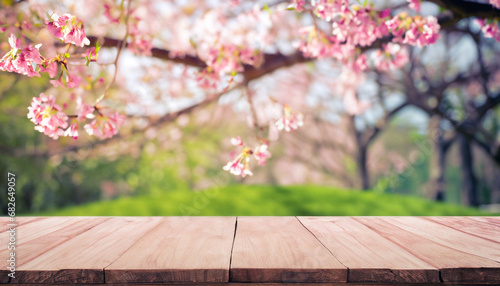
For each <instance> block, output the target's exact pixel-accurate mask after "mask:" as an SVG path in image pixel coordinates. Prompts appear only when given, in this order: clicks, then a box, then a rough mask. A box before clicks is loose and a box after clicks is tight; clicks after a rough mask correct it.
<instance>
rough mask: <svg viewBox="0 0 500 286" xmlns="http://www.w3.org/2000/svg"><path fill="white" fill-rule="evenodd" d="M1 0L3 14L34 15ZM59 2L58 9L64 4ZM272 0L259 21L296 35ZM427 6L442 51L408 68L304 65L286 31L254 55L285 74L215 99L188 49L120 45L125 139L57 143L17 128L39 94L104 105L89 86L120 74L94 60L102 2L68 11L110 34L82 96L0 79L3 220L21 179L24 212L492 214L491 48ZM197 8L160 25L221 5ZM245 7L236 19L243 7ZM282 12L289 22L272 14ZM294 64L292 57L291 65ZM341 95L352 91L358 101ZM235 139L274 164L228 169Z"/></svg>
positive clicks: (240, 83)
mask: <svg viewBox="0 0 500 286" xmlns="http://www.w3.org/2000/svg"><path fill="white" fill-rule="evenodd" d="M4 2H5V3H7V4H5V3H4V4H2V5H6V6H2V9H5V10H4V11H3V12H5V11H7V7H8V9H14V8H12V7H14V5H28V4H26V3H21V4H15V1H4ZM49 2H50V3H51V1H49ZM53 2H55V3H57V5H59V6H57V7H59V9H61V7H60V6H62V4H61V3H66V2H65V1H61V3H59V2H58V1H53ZM98 2H99V1H98ZM108 2H109V1H108ZM111 2H113V1H111ZM114 2H116V1H114ZM114 2H113V3H114ZM153 2H154V1H153ZM153 2H151V3H153ZM178 2H179V1H177V2H176V1H174V2H172V3H177V4H178ZM180 2H182V1H180ZM201 2H203V3H205V2H204V1H201ZM201 2H200V3H201ZM208 2H210V1H208ZM281 2H283V1H278V2H277V3H274V4H272V5H269V6H270V7H271V8H269V7H268V6H266V5H267V4H266V5H264V6H262V7H264V8H261V10H262V11H261V10H255V9H254V10H255V11H258V12H259V13H260V12H262V14H263V15H268V14H269V15H271V16H269V17H271V19H270V20H269V21H271V22H273V21H274V22H273V23H274V25H276V23H275V22H277V23H282V22H280V21H284V20H282V19H286V21H288V22H287V23H288V24H286V25H285V24H283V25H281V26H280V25H277V26H275V27H281V28H282V29H285V28H286V29H288V30H290V31H294V32H296V31H297V30H298V28H297V26H300V25H302V24H303V23H304V21H305V20H303V18H302V16H300V15H298V14H297V13H295V12H294V11H292V12H283V11H287V10H286V9H285V8H286V5H285V8H283V9H281V8H279V7H280V5H281ZM375 2H376V3H377V5H378V6H380V7H385V6H384V5H386V6H388V7H389V6H391V7H392V6H394V7H395V8H394V10H393V14H395V13H396V12H398V11H399V10H398V9H407V7H406V4H407V3H406V2H407V1H399V2H401V3H399V2H398V1H375ZM393 2H398V3H399V4H397V3H396V4H394V3H393ZM429 2H435V1H429ZM479 2H481V1H479ZM82 3H83V2H82ZM106 3H107V2H106ZM127 3H128V2H127ZM424 3H425V4H423V6H422V11H423V14H426V15H436V17H438V19H439V21H440V22H439V23H441V24H442V26H443V27H442V30H441V32H440V38H439V39H438V40H437V42H436V43H435V44H433V45H429V46H426V47H423V48H422V47H414V46H410V47H408V50H405V51H406V52H405V53H407V54H406V56H407V57H408V62H406V63H405V64H404V65H402V66H401V67H399V68H397V69H386V70H379V69H377V68H373V69H369V70H367V71H365V72H363V75H362V76H361V75H359V74H352V73H350V72H346V71H345V70H344V69H345V65H344V64H342V63H340V62H339V61H336V60H334V59H331V58H326V59H321V60H312V59H308V58H304V57H303V55H302V54H300V53H299V52H297V51H296V50H295V48H294V47H296V45H294V44H293V43H292V42H293V41H292V40H290V39H291V38H292V36H290V35H291V34H292V32H290V31H288V30H287V31H288V32H283V33H278V32H276V31H275V28H272V29H270V30H269V31H268V33H270V34H271V33H274V34H271V35H273V37H274V36H275V37H276V38H278V37H284V38H279V39H278V40H276V42H279V41H281V42H280V43H277V44H275V46H273V47H271V49H269V50H263V51H264V52H265V57H266V59H280V57H281V58H284V59H286V61H284V62H285V63H283V64H280V63H278V68H274V67H272V68H269V69H268V70H265V67H266V63H264V64H263V65H262V66H261V67H257V68H254V67H253V66H252V67H250V66H249V65H246V64H245V65H243V66H242V67H243V72H241V73H239V74H233V75H231V78H230V80H229V85H228V86H227V88H226V89H224V91H223V92H220V93H218V95H217V96H216V97H214V96H212V94H213V93H210V92H206V91H205V90H203V89H201V88H200V87H199V86H198V85H197V79H196V76H197V75H198V72H199V70H200V66H189V65H190V64H192V62H194V63H195V65H196V64H198V62H196V61H194V60H193V61H192V62H189V61H190V60H191V59H190V58H189V55H190V54H189V53H187V55H188V56H187V60H186V58H184V56H179V57H178V58H175V60H172V59H173V58H174V57H175V55H174V56H172V54H170V58H161V57H160V56H158V55H161V51H162V50H156V54H155V53H153V56H152V57H151V56H145V55H137V54H136V53H135V52H134V51H132V50H124V51H123V54H122V57H121V58H120V68H121V69H120V70H119V72H118V73H117V78H116V83H115V84H114V85H113V86H112V88H111V90H110V92H109V93H110V94H109V95H107V97H106V99H105V100H104V101H103V102H104V103H105V104H107V105H108V106H110V107H112V108H115V109H117V110H120V112H121V113H122V114H123V115H125V116H126V122H125V124H124V125H123V126H122V127H121V128H120V129H119V131H118V134H117V135H115V136H114V137H112V138H107V139H97V138H95V137H93V136H89V135H88V134H87V133H86V132H84V131H83V128H81V131H80V135H79V138H78V140H74V139H72V138H71V137H61V138H59V139H58V140H53V139H52V138H49V137H47V136H45V135H43V134H41V133H39V132H38V131H35V130H34V124H33V122H30V120H29V119H28V118H27V117H26V114H27V113H28V110H27V107H28V106H29V105H30V102H31V101H32V98H33V97H34V96H38V95H39V94H40V93H42V92H45V93H47V94H52V93H53V94H56V95H57V96H59V97H58V98H69V97H71V98H73V97H74V96H75V94H77V95H78V96H80V95H81V96H82V98H92V99H95V98H97V97H98V96H99V95H100V93H99V92H95V90H100V91H102V90H103V89H104V84H102V82H110V79H111V78H112V77H113V74H112V73H111V72H110V69H109V67H108V66H106V65H105V64H102V63H106V62H112V61H113V59H115V57H117V51H118V49H121V48H124V46H123V47H121V48H117V47H116V46H117V45H116V42H117V40H114V41H115V42H113V39H112V37H115V38H119V37H120V36H119V35H121V34H123V33H122V32H123V29H122V30H116V31H115V30H113V29H110V30H105V31H104V32H105V33H103V32H102V31H103V29H102V26H99V25H98V23H100V22H99V21H101V20H103V19H104V20H106V18H105V17H104V16H103V15H104V14H103V13H101V12H102V11H101V10H102V9H103V8H102V7H101V6H102V5H101V4H99V5H100V6H99V5H96V7H97V6H99V7H100V8H99V9H101V10H99V11H101V12H96V11H97V10H96V11H93V12H92V11H90V12H89V11H87V12H85V11H86V10H84V9H83V8H82V7H80V8H79V6H78V5H77V4H75V5H76V6H75V5H73V4H71V5H69V4H68V5H66V6H65V8H66V9H68V10H69V11H70V12H72V13H76V14H78V13H79V14H78V15H79V17H80V18H81V19H82V21H84V22H86V23H89V24H88V25H87V24H86V30H87V35H89V38H91V43H92V45H95V42H96V39H97V37H98V36H99V37H101V38H100V39H101V40H102V37H103V35H105V36H106V37H108V38H107V42H104V46H103V48H102V49H101V51H100V52H99V59H98V60H96V61H97V63H99V62H101V64H102V65H103V67H101V69H100V70H99V69H98V68H96V65H97V64H96V63H91V64H90V67H89V70H90V72H88V75H87V76H88V77H87V78H85V77H84V76H80V80H81V82H82V85H81V86H80V87H78V88H75V89H69V88H68V89H67V90H66V91H64V92H65V93H64V94H62V95H61V94H59V91H57V89H56V87H55V86H54V85H53V84H51V83H50V78H49V77H48V75H47V74H45V73H44V74H42V76H41V77H40V78H37V77H31V78H27V77H24V76H22V75H19V74H14V73H7V72H0V126H1V127H0V154H1V156H0V171H1V172H0V173H1V174H2V179H1V180H0V182H2V184H1V185H0V200H1V201H2V203H1V205H0V208H1V211H2V214H3V215H5V214H6V213H7V203H4V202H6V201H7V184H6V179H7V177H6V174H7V172H10V173H13V174H15V176H16V211H17V214H18V215H89V216H94V215H95V216H107V215H130V216H142V215H214V216H215V215H498V214H500V207H499V206H500V166H499V161H500V151H499V150H500V148H499V145H500V106H499V105H500V104H499V103H500V94H499V92H500V60H499V59H500V43H499V42H498V41H496V40H495V39H492V38H491V37H485V36H484V35H483V34H482V32H481V28H480V27H479V26H478V24H477V23H476V22H475V20H474V18H470V17H469V16H467V17H466V16H463V15H462V14H460V15H462V16H460V17H462V18H460V19H456V18H453V17H455V16H456V15H455V16H453V17H452V20H453V19H454V20H453V21H451V22H446V21H448V20H449V19H448V20H447V18H446V17H444V18H443V17H441V18H440V17H439V16H442V15H445V16H446V15H448V14H447V12H449V11H447V10H446V9H447V8H450V7H439V6H438V5H436V4H435V3H427V1H424ZM481 3H482V2H481ZM115 4H116V3H115ZM177 4H176V5H177ZM169 5H170V4H169ZM203 5H205V6H203ZM203 5H202V6H196V5H191V6H190V5H189V4H186V5H184V6H183V5H181V4H179V5H177V6H175V5H174V4H172V7H174V6H175V7H176V9H179V11H181V12H179V11H177V10H176V11H177V12H178V14H175V13H173V12H169V13H172V14H169V17H171V18H172V20H171V21H177V20H176V19H177V18H176V17H181V16H182V15H181V14H182V13H185V14H186V15H184V16H185V17H187V19H188V20H186V21H187V22H186V23H190V22H189V21H194V20H193V19H191V18H193V17H199V15H201V14H200V13H201V12H200V11H205V10H207V11H208V10H210V9H212V8H213V9H215V8H214V7H211V6H210V5H211V4H203ZM228 5H229V4H228ZM252 5H253V4H252ZM252 5H250V4H249V5H247V6H249V7H250V8H249V9H246V8H245V7H246V6H245V5H244V4H242V5H241V7H243V8H241V7H239V6H238V7H237V9H236V8H235V10H234V11H239V12H241V11H244V12H245V11H252V10H251V9H252V8H251V7H252ZM485 5H486V4H485ZM87 6H92V5H87ZM122 6H123V5H122ZM151 6H152V7H153V8H151V9H153V10H154V9H156V8H155V6H153V5H151ZM188 6H189V7H188ZM216 6H217V5H216ZM378 6H377V7H378ZM403 6H404V7H403ZM117 7H118V6H117ZM138 7H139V6H138ZM159 7H160V8H161V7H162V8H164V9H165V11H170V10H168V9H171V8H172V7H170V6H168V7H167V8H168V9H167V8H165V7H163V6H162V5H159ZM217 7H218V6H217ZM401 7H403V8H401ZM481 7H482V6H481ZM160 8H158V13H162V12H161V11H163V10H162V9H160ZM16 9H17V8H16ZM82 9H83V10H82ZM89 9H90V8H89ZM92 9H98V8H95V7H94V8H92ZM116 9H118V8H116ZM120 9H123V7H122V8H120ZM197 9H198V10H200V11H198V10H197ZM231 9H232V8H231ZM238 9H239V10H238ZM245 9H246V10H245ZM266 9H267V10H269V9H271V10H272V12H269V11H267V10H266ZM273 9H276V11H275V10H273ZM279 9H281V10H279ZM457 9H458V8H457ZM451 10H453V9H451ZM134 11H135V10H134ZM137 11H138V12H134V13H137V14H138V15H140V13H141V9H139V8H138V9H137ZM148 11H149V10H148ZM231 11H233V10H231ZM234 11H233V12H234ZM453 11H457V10H453ZM492 11H493V10H492ZM108 12H109V11H108ZM177 12H176V13H177ZM198 12H200V13H198ZM233 12H231V13H233ZM268 12H269V13H268ZM165 13H166V12H165ZM197 13H198V14H197ZM242 13H243V12H242ZM255 13H257V12H255ZM272 13H274V14H272ZM280 13H289V14H286V15H285V14H283V15H285V16H279V17H284V18H278V16H276V19H274V18H273V17H275V16H274V15H281V14H280ZM294 13H295V14H294ZM174 14H175V15H174ZM96 15H98V16H96ZM146 15H147V14H146ZM179 15H181V16H179ZM196 15H198V16H196ZM457 15H458V14H457ZM464 15H465V14H464ZM481 15H489V14H488V13H486V12H485V13H483V14H481ZM106 17H107V16H106ZM137 17H140V16H137ZM304 17H305V16H304ZM457 17H458V16H457ZM153 18H154V17H152V18H151V19H153ZM96 19H97V20H96ZM169 19H170V18H169ZM280 19H281V20H280ZM145 20H147V17H144V21H145ZM459 20H460V21H459ZM120 21H121V20H120ZM140 21H142V20H140ZM294 21H295V22H294ZM306 22H307V21H306ZM94 23H97V24H95V25H93V24H94ZM183 23H184V22H183ZM283 23H284V22H283ZM108 24H109V23H108ZM184 24H185V23H184ZM287 25H288V26H287ZM157 26H158V25H157ZM164 26H165V27H166V26H168V25H164ZM164 26H162V27H164ZM323 26H324V27H327V26H325V25H323ZM323 26H321V24H320V27H323ZM330 26H331V25H330ZM330 26H328V27H330ZM168 27H170V28H171V29H174V25H171V26H168ZM179 27H180V26H179ZM182 27H184V29H186V27H185V26H182ZM182 27H181V28H182ZM149 28H151V27H149ZM99 29H100V30H99ZM151 29H153V28H151ZM175 29H177V28H175ZM99 31H100V32H99ZM92 33H94V34H96V35H97V36H95V37H91V36H90V35H92ZM120 33H121V34H120ZM172 34H174V35H175V33H174V32H172ZM283 34H284V35H285V36H283ZM156 36H157V38H155V40H154V41H153V42H152V44H153V45H154V46H156V47H164V46H165V45H167V44H165V43H168V41H167V40H166V39H162V36H163V34H161V33H158V34H157V35H156ZM294 37H298V36H297V35H294ZM191 40H192V39H189V41H191ZM0 42H1V43H2V45H1V46H0V48H1V49H0V50H1V53H0V54H1V55H4V54H5V53H7V52H8V51H9V49H10V47H9V46H8V45H7V43H6V42H7V35H6V34H3V35H0ZM170 42H171V41H170ZM106 43H107V44H106ZM113 43H114V44H113ZM164 44H165V45H164ZM189 44H190V42H188V43H187V45H186V46H188V47H190V45H189ZM106 45H108V46H106ZM113 45H114V46H113ZM131 45H132V44H130V46H131ZM191 45H193V43H191ZM282 46H284V47H282ZM380 46H381V45H380V44H378V45H376V44H374V46H373V47H374V48H375V49H376V48H379V47H380ZM56 47H57V46H56ZM384 47H385V46H384ZM166 48H172V47H170V46H168V45H167V46H166ZM150 49H151V48H150ZM398 49H399V48H398ZM363 51H364V50H363ZM164 52H165V53H167V52H166V51H164ZM118 54H119V53H118ZM192 54H194V53H192ZM297 54H300V57H299V60H297V61H296V62H293V63H292V64H290V63H289V62H290V61H292V60H294V59H296V58H297ZM273 56H275V57H274V58H273ZM183 61H186V62H188V63H187V64H186V63H184V62H183ZM198 61H200V60H199V59H198ZM269 62H271V61H269ZM87 64H88V63H87ZM272 64H274V63H272ZM201 67H203V62H202V64H201ZM260 71H262V72H261V73H258V72H260ZM247 72H248V73H247ZM252 72H253V74H252ZM256 74H257V75H256ZM193 75H194V76H193ZM224 79H225V80H226V81H227V79H228V77H225V78H224ZM233 79H234V81H233ZM198 81H199V80H198ZM87 85H88V86H87ZM99 85H101V86H100V87H99ZM224 86H225V85H224ZM219 87H220V86H219ZM94 88H95V89H94ZM346 90H349V91H353V90H354V91H353V92H352V97H349V98H348V97H347V96H346V95H345V94H347V93H346ZM106 91H107V88H106ZM106 91H105V92H106ZM219 91H220V89H219ZM276 102H279V103H285V104H289V105H290V106H292V108H293V109H294V110H299V111H301V112H302V113H303V114H304V124H303V126H302V128H299V129H298V130H295V131H294V132H277V130H276V127H275V126H274V122H276V118H275V117H272V116H271V117H269V116H268V115H266V114H265V111H266V110H267V109H272V108H274V107H272V105H273V104H275V103H276ZM271 113H272V112H271ZM269 118H270V120H271V121H269ZM273 120H274V121H273ZM236 136H240V137H241V138H243V139H244V140H245V141H248V142H250V147H254V145H255V144H257V141H258V140H257V139H255V138H260V137H265V138H267V139H266V140H268V141H269V142H271V144H270V145H269V150H270V152H271V154H272V157H271V158H269V159H268V160H267V163H266V164H265V165H264V166H256V165H255V166H254V165H252V172H253V176H247V177H244V178H243V177H241V176H234V175H232V174H230V173H229V172H226V171H224V170H223V166H225V165H226V163H227V162H229V161H231V160H233V159H234V156H235V153H234V146H232V145H231V138H233V137H236ZM248 138H254V139H248ZM247 139H248V140H247Z"/></svg>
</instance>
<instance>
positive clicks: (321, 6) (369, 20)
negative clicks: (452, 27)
mask: <svg viewBox="0 0 500 286" xmlns="http://www.w3.org/2000/svg"><path fill="white" fill-rule="evenodd" d="M408 2H409V3H410V7H411V8H413V9H416V10H419V9H420V1H418V0H408ZM311 5H312V9H313V12H314V14H315V15H316V16H317V17H318V18H321V19H323V20H325V21H329V22H331V23H332V35H331V36H328V35H325V33H324V32H322V31H321V30H320V29H318V27H317V26H316V25H314V26H310V27H305V28H303V29H301V31H300V32H301V33H302V34H306V35H307V40H306V41H305V42H302V43H300V44H299V45H298V49H299V50H300V51H302V52H303V53H304V55H305V56H307V57H312V58H327V57H333V58H335V59H337V60H340V61H342V62H343V63H344V64H346V65H348V66H350V67H351V68H352V69H354V70H355V71H358V72H361V71H364V70H366V69H367V67H368V65H367V63H366V56H365V55H363V54H361V55H360V54H359V50H358V48H357V47H366V46H370V45H372V44H373V43H374V42H375V41H376V40H377V39H381V38H383V37H386V36H389V35H392V36H393V39H392V41H393V42H397V43H402V44H408V45H413V46H419V47H422V46H426V45H429V44H433V43H435V42H436V40H437V39H438V38H439V30H440V26H439V24H438V23H437V19H436V18H435V17H433V16H428V17H425V18H424V17H421V16H419V15H417V16H414V17H412V16H409V15H408V14H407V13H406V12H402V13H400V14H398V15H396V16H393V17H391V15H390V11H389V10H383V11H376V10H375V9H373V7H372V6H371V5H368V4H365V5H364V6H360V5H354V4H350V3H349V1H347V0H333V1H326V0H325V1H323V0H321V1H312V2H311ZM304 6H305V2H304V1H294V2H293V3H292V4H291V7H294V8H295V9H296V10H297V11H303V10H304V9H305V8H304ZM396 47H398V46H390V48H396ZM385 52H387V51H385ZM379 59H380V58H379ZM403 59H404V54H401V57H400V58H397V62H398V65H396V66H399V63H401V62H403ZM377 63H382V62H380V61H378V62H377Z"/></svg>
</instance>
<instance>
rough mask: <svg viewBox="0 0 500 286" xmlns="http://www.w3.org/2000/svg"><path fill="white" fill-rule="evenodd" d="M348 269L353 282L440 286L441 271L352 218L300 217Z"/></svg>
mask: <svg viewBox="0 0 500 286" xmlns="http://www.w3.org/2000/svg"><path fill="white" fill-rule="evenodd" d="M299 220H300V221H301V222H302V224H303V225H304V226H305V227H306V228H307V229H308V230H309V231H311V232H312V234H314V236H316V237H317V238H318V239H319V240H320V241H321V243H322V244H323V245H325V246H326V247H327V248H328V249H329V250H330V252H331V253H332V254H333V255H334V256H335V257H336V258H337V259H338V260H339V261H340V262H341V263H342V264H343V265H345V266H347V268H349V278H348V281H349V282H380V283H388V282H390V283H439V270H438V269H437V268H436V267H434V266H432V265H430V264H429V263H427V262H424V261H423V260H421V259H419V258H417V257H415V256H414V255H413V254H411V253H410V252H408V251H407V250H406V249H404V248H402V247H400V246H399V245H397V244H395V243H393V242H391V241H389V240H387V239H386V238H385V237H383V236H381V235H380V234H378V233H377V232H375V231H373V230H371V229H370V228H368V227H367V226H365V225H363V224H362V223H360V222H358V221H356V220H354V219H353V218H350V217H299Z"/></svg>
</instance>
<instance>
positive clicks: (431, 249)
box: [355, 217, 500, 283]
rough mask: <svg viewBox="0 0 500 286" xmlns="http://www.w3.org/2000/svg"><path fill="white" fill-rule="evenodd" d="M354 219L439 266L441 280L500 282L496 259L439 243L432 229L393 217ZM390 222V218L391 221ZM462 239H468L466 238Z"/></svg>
mask: <svg viewBox="0 0 500 286" xmlns="http://www.w3.org/2000/svg"><path fill="white" fill-rule="evenodd" d="M355 219H356V220H357V221H359V222H361V223H363V224H364V225H366V226H367V227H369V228H371V229H373V230H374V231H376V232H377V233H379V234H381V235H382V236H384V237H385V238H387V239H388V240H391V241H392V242H394V243H396V244H398V245H399V246H401V247H403V248H404V249H406V250H407V251H409V252H411V253H412V254H413V255H415V256H416V257H418V258H420V259H422V260H424V261H426V262H428V263H429V264H431V265H433V266H435V267H437V268H439V269H440V271H441V278H442V279H443V281H444V282H452V283H486V282H489V283H499V282H500V275H499V274H500V272H499V271H500V263H498V262H495V261H493V260H491V259H487V258H484V257H482V256H477V255H474V254H471V253H468V252H463V251H460V250H457V249H456V248H455V247H452V246H451V245H450V243H447V242H446V241H444V242H443V241H441V242H443V243H444V244H441V243H439V242H438V241H439V240H438V239H436V238H435V237H434V235H429V232H432V231H429V230H425V229H424V230H422V229H420V228H418V227H417V229H418V230H415V229H413V228H411V227H408V226H407V224H403V223H397V222H396V221H395V218H381V217H356V218H355ZM401 219H402V220H403V221H404V220H406V221H407V223H408V224H410V225H411V224H418V223H419V222H420V220H422V219H419V220H416V221H415V218H411V217H404V218H401ZM400 221H401V220H400ZM390 222H394V224H393V223H390ZM438 227H439V226H438ZM431 228H432V229H435V228H436V227H435V226H432V227H431ZM439 228H442V229H444V232H445V234H444V235H445V237H449V235H448V234H446V230H448V229H449V230H451V231H453V232H454V230H453V229H451V228H445V227H443V226H441V227H439ZM439 233H442V232H439ZM461 234H462V233H461ZM470 237H474V236H470V235H466V237H465V238H464V237H463V236H461V235H460V237H459V238H458V239H465V240H466V239H467V238H470ZM474 238H476V237H474ZM464 242H465V243H468V242H467V241H464ZM452 245H453V244H452Z"/></svg>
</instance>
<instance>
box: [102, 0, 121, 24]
mask: <svg viewBox="0 0 500 286" xmlns="http://www.w3.org/2000/svg"><path fill="white" fill-rule="evenodd" d="M104 16H105V17H106V18H108V20H109V21H110V22H111V23H115V24H118V23H119V19H120V17H113V16H111V7H110V6H109V5H108V4H104Z"/></svg>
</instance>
